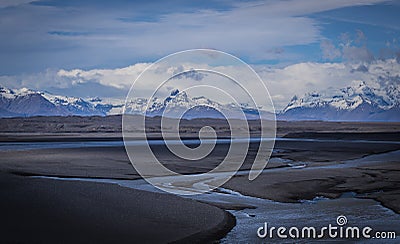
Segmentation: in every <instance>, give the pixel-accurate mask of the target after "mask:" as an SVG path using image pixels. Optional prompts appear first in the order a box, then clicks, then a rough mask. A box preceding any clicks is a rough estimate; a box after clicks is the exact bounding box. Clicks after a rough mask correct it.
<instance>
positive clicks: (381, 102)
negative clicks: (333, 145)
mask: <svg viewBox="0 0 400 244" xmlns="http://www.w3.org/2000/svg"><path fill="white" fill-rule="evenodd" d="M399 91H400V88H399V86H395V85H389V86H387V87H385V89H378V88H373V87H369V86H368V85H367V84H366V83H365V82H363V81H356V82H353V84H352V85H351V86H349V87H346V88H342V89H332V88H331V89H328V90H325V91H322V92H311V93H307V94H305V95H304V96H303V97H297V96H294V97H293V98H292V100H291V101H290V103H289V104H288V105H287V106H286V108H285V109H284V110H283V111H282V112H281V113H280V114H279V115H278V118H279V119H284V120H334V121H361V120H365V121H400V104H399V102H400V92H399Z"/></svg>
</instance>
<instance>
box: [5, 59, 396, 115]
mask: <svg viewBox="0 0 400 244" xmlns="http://www.w3.org/2000/svg"><path fill="white" fill-rule="evenodd" d="M148 65H149V64H148V63H138V64H135V65H131V66H128V67H125V68H117V69H93V70H81V69H72V70H63V69H62V70H58V71H56V70H48V71H46V72H43V73H37V74H32V75H23V76H0V84H2V85H4V86H8V87H10V88H21V87H28V88H33V89H38V90H46V91H51V92H53V93H56V94H64V95H71V96H72V95H75V96H81V97H84V96H86V97H88V96H100V97H106V98H120V99H123V98H125V97H124V96H126V94H127V92H128V91H129V89H130V87H131V86H132V84H133V81H135V79H136V78H137V77H138V76H139V75H140V73H141V72H142V71H143V70H145V69H146V68H147V67H148ZM187 67H190V65H188V64H186V65H182V66H177V67H173V66H160V67H156V69H155V71H156V72H154V73H152V74H150V75H148V76H147V77H148V78H149V79H148V80H146V82H144V83H143V84H142V85H141V86H135V89H137V94H148V92H149V91H148V90H147V89H148V87H154V84H159V82H160V77H163V76H162V75H160V74H162V73H163V72H166V73H167V74H168V75H170V76H173V74H176V72H178V71H179V70H181V71H183V70H188V68H187ZM201 68H202V69H203V68H204V69H207V68H213V69H214V70H217V71H219V72H221V73H227V72H231V73H234V74H237V75H238V76H239V77H240V82H242V84H243V85H244V87H247V88H250V89H251V88H252V87H253V86H255V81H254V80H249V79H246V76H243V75H242V74H245V73H244V72H243V68H244V67H240V68H238V67H232V66H218V67H210V66H209V65H207V64H203V65H202V66H201ZM253 68H254V69H255V70H256V72H257V73H258V74H259V76H260V77H261V79H262V80H263V82H264V83H265V85H266V86H267V87H268V89H269V93H270V95H271V97H272V99H273V102H274V105H275V108H276V109H277V110H280V109H283V108H284V107H285V106H286V105H287V104H288V102H289V101H290V99H291V98H292V97H293V96H294V95H299V96H301V95H303V94H304V93H307V92H311V91H320V90H326V89H328V88H343V87H346V86H349V85H350V84H351V83H352V82H353V81H359V80H362V81H364V82H366V83H367V84H368V85H370V86H373V87H383V88H385V87H390V86H391V85H394V86H399V85H400V79H399V77H400V64H399V63H398V62H397V61H396V60H395V59H387V60H375V61H373V62H370V63H365V64H361V65H360V64H353V63H315V62H303V63H297V64H292V65H287V66H285V67H276V66H267V65H253ZM189 73H190V72H189ZM196 73H197V72H196ZM162 80H164V79H162ZM215 82H216V83H218V84H219V85H220V86H222V87H224V90H225V91H226V92H227V93H228V94H235V92H237V87H235V86H233V85H232V84H230V83H228V82H227V81H226V80H224V79H223V77H218V76H215V75H212V74H208V75H207V76H204V77H202V79H197V80H196V79H192V77H183V78H182V79H172V80H171V81H169V82H168V83H166V84H165V85H164V86H163V87H162V88H161V89H160V91H159V94H158V96H160V97H162V96H164V97H166V96H168V95H169V94H170V92H171V90H172V89H179V90H184V89H185V87H187V86H188V85H189V86H190V85H193V86H195V85H201V84H215ZM224 82H225V83H224ZM150 92H152V91H150ZM255 94H256V96H260V97H265V96H266V94H264V93H263V92H262V91H260V93H257V92H256V93H255ZM193 95H195V96H200V95H204V96H207V97H209V98H211V99H213V100H217V101H218V99H219V94H217V93H216V94H213V93H212V92H210V91H207V93H206V94H201V91H200V90H199V93H198V94H196V93H195V94H193ZM264 99H265V98H264Z"/></svg>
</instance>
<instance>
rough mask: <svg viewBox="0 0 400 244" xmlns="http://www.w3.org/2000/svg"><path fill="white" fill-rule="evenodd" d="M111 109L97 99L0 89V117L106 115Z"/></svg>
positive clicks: (24, 89) (27, 90)
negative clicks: (87, 99)
mask: <svg viewBox="0 0 400 244" xmlns="http://www.w3.org/2000/svg"><path fill="white" fill-rule="evenodd" d="M121 106H122V105H121ZM113 107H114V106H112V105H110V104H103V103H102V102H101V99H99V98H97V99H90V100H89V101H86V100H84V99H82V98H77V97H69V96H59V95H53V94H50V93H47V92H40V91H34V90H30V89H27V88H21V89H8V88H5V87H0V117H15V116H17V117H18V116H23V117H26V116H67V115H81V116H91V115H107V114H108V113H109V112H110V111H111V110H112V109H113Z"/></svg>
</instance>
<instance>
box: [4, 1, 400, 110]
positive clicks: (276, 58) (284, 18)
mask: <svg viewBox="0 0 400 244" xmlns="http://www.w3.org/2000/svg"><path fill="white" fill-rule="evenodd" d="M399 12H400V1H382V0H357V1H352V0H335V1H319V0H296V1H292V0H286V1H277V0H271V1H225V0H222V1H184V0H172V1H144V0H143V1H127V0H116V1H108V0H88V1H84V0H82V1H78V0H71V1H65V0H64V1H63V0H45V1H41V0H39V1H32V0H0V33H1V39H0V52H1V56H0V85H3V86H7V87H10V88H21V87H28V88H31V89H39V90H46V91H49V92H52V93H57V94H64V95H70V96H80V97H92V96H100V97H111V98H113V97H115V98H122V97H124V96H126V93H127V91H128V90H129V88H130V86H131V84H132V82H133V81H134V80H135V79H136V77H137V76H138V75H139V74H140V73H141V72H142V71H143V70H144V69H145V68H146V67H147V66H148V65H149V64H150V63H153V62H155V61H156V60H158V59H160V58H162V57H164V56H166V55H169V54H171V53H174V52H177V51H182V50H186V49H195V48H210V49H216V50H220V51H223V52H227V53H230V54H232V55H235V56H237V57H238V58H240V59H242V60H243V61H245V62H247V63H249V64H250V65H251V66H252V67H253V68H254V69H255V70H256V71H257V72H258V73H259V75H260V76H261V78H262V79H263V80H264V82H265V83H266V85H267V87H268V89H269V90H270V94H271V96H272V98H273V101H274V104H275V105H276V107H277V108H278V109H281V108H282V107H284V106H285V104H287V102H288V101H289V100H290V98H291V97H292V96H293V95H295V94H296V95H301V94H302V93H304V92H307V91H310V90H321V89H326V88H328V87H340V86H346V85H349V84H351V83H352V82H354V80H358V79H365V80H367V81H370V82H374V79H377V77H379V76H377V75H376V73H377V71H376V70H375V71H374V72H375V73H373V74H372V73H371V72H369V71H370V70H371V69H369V67H370V66H371V67H377V66H379V67H380V68H381V69H383V70H386V69H387V72H383V73H384V74H386V75H388V76H390V77H392V78H393V77H396V75H397V71H398V69H396V68H393V67H397V66H396V65H397V64H398V61H399V60H400V57H399V56H400V43H399V42H400V24H399V23H400V15H399V14H398V13H399ZM396 58H397V60H396ZM393 60H395V61H396V62H395V63H393V62H392V61H393ZM360 65H364V66H365V67H366V68H367V71H366V72H365V70H364V72H361V71H359V72H354V70H357V68H359V67H361V66H360ZM394 65H395V66H394ZM389 71H390V73H388V72H389ZM370 73H371V74H370ZM378 73H379V72H378ZM332 74H335V75H332ZM391 80H394V81H393V82H395V83H396V84H397V85H398V84H399V83H400V81H399V78H397V79H391ZM375 81H376V80H375Z"/></svg>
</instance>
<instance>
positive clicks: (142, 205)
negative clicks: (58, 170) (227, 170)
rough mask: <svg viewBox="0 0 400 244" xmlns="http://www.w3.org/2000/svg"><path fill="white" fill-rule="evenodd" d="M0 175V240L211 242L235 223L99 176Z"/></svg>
mask: <svg viewBox="0 0 400 244" xmlns="http://www.w3.org/2000/svg"><path fill="white" fill-rule="evenodd" d="M0 176H1V177H0V188H1V191H0V195H1V197H2V201H1V203H0V212H2V220H3V221H2V222H3V224H1V225H2V227H1V229H2V231H1V232H2V235H1V237H0V240H1V242H32V241H33V242H42V243H43V242H46V243H48V242H58V241H63V242H66V243H76V242H80V243H81V242H93V241H96V242H99V243H115V242H117V243H129V242H135V241H146V242H155V241H157V242H160V241H162V242H177V243H182V242H186V241H190V242H211V241H217V240H219V239H221V238H222V237H223V236H225V235H226V234H227V233H228V232H229V231H230V230H231V229H232V228H233V227H234V226H235V223H236V222H235V218H234V217H233V216H232V215H231V214H230V213H229V212H227V211H224V210H222V209H220V208H217V207H215V206H212V205H209V204H206V203H201V202H198V201H195V200H191V199H185V198H181V197H178V196H175V195H170V194H160V193H154V192H146V191H141V190H134V189H129V188H126V187H121V186H117V185H112V184H107V183H99V182H78V181H75V182H74V181H57V180H51V179H33V178H30V177H23V176H15V175H10V174H7V173H3V172H2V173H0ZM64 195H65V196H64ZM27 198H28V199H29V201H28V202H26V201H24V199H27ZM21 220H23V222H20V221H21ZM78 227H79V228H78ZM160 228H161V229H160ZM49 231H50V232H49ZM154 231H157V233H158V234H155V233H153V232H154ZM20 232H24V233H25V234H24V235H18V233H20ZM70 233H71V234H73V235H70ZM152 233H153V234H152Z"/></svg>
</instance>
